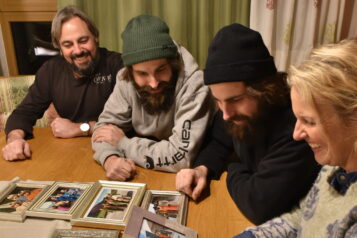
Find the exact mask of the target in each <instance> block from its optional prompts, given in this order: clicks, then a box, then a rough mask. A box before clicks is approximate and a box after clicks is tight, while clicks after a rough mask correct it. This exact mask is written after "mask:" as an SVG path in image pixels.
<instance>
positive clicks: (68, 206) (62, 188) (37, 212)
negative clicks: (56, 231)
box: [26, 182, 93, 220]
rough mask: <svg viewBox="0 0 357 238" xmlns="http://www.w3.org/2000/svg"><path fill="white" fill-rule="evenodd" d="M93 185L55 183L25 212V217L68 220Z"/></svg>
mask: <svg viewBox="0 0 357 238" xmlns="http://www.w3.org/2000/svg"><path fill="white" fill-rule="evenodd" d="M92 185H93V183H75V182H55V183H54V184H53V185H52V186H51V187H50V188H49V189H48V191H47V192H46V193H45V194H44V195H43V196H41V198H39V199H38V200H37V201H36V202H35V203H34V204H33V205H32V206H30V208H29V209H28V210H27V211H26V215H27V216H34V217H43V218H57V219H65V220H70V219H71V217H72V215H73V213H74V211H75V210H76V208H77V207H78V206H79V205H80V204H81V202H83V200H84V198H85V197H86V195H87V194H88V192H89V190H90V188H91V187H92Z"/></svg>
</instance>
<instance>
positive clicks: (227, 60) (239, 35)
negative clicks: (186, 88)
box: [204, 24, 277, 85]
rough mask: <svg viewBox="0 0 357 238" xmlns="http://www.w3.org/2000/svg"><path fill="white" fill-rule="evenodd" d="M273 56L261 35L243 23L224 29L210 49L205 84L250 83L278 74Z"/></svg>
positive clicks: (215, 38)
mask: <svg viewBox="0 0 357 238" xmlns="http://www.w3.org/2000/svg"><path fill="white" fill-rule="evenodd" d="M276 72H277V71H276V67H275V64H274V59H273V57H272V56H271V55H270V54H269V51H268V49H267V48H266V47H265V45H264V42H263V39H262V37H261V36H260V34H259V33H258V32H256V31H253V30H251V29H249V28H247V27H245V26H243V25H240V24H232V25H228V26H225V27H223V28H222V29H221V30H220V31H219V32H218V33H217V34H216V36H215V37H214V39H213V41H212V43H211V45H210V47H209V49H208V58H207V62H206V68H205V70H204V81H205V84H206V85H209V84H216V83H223V82H236V81H243V82H251V81H257V80H261V79H264V78H266V77H268V76H272V75H274V74H275V73H276Z"/></svg>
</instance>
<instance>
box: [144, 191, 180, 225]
mask: <svg viewBox="0 0 357 238" xmlns="http://www.w3.org/2000/svg"><path fill="white" fill-rule="evenodd" d="M180 199H181V197H180V196H176V195H162V194H153V195H152V200H151V202H150V204H149V208H148V210H149V211H150V212H153V213H155V214H158V215H161V216H163V217H165V218H167V219H169V220H173V221H177V218H178V215H179V212H180Z"/></svg>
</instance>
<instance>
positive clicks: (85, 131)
mask: <svg viewBox="0 0 357 238" xmlns="http://www.w3.org/2000/svg"><path fill="white" fill-rule="evenodd" d="M79 129H80V130H81V132H82V133H83V135H85V136H88V135H89V130H90V125H89V123H87V122H83V123H82V124H81V125H80V126H79Z"/></svg>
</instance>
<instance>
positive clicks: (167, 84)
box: [138, 81, 171, 95]
mask: <svg viewBox="0 0 357 238" xmlns="http://www.w3.org/2000/svg"><path fill="white" fill-rule="evenodd" d="M170 87H171V83H170V82H163V81H162V82H160V83H159V85H158V86H157V88H156V89H154V88H152V87H150V86H143V87H140V86H138V90H139V91H140V92H141V93H143V94H145V95H151V91H152V90H157V89H161V92H163V91H165V90H166V89H167V88H170Z"/></svg>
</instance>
